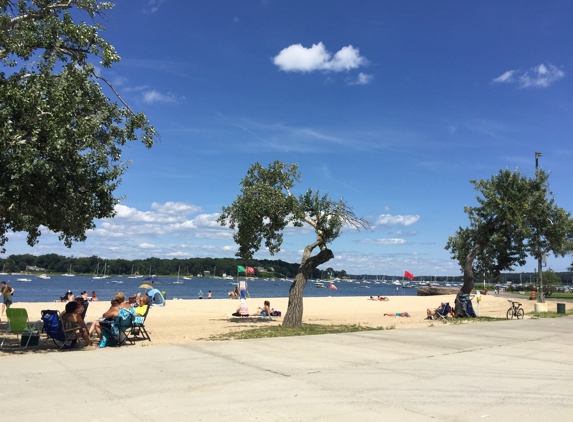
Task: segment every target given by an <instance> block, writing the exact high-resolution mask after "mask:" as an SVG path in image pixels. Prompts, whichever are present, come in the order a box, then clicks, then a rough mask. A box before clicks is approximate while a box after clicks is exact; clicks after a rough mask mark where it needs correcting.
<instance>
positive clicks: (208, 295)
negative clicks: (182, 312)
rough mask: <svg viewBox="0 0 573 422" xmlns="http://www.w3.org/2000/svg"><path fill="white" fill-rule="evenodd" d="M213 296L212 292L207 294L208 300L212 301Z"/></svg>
mask: <svg viewBox="0 0 573 422" xmlns="http://www.w3.org/2000/svg"><path fill="white" fill-rule="evenodd" d="M211 296H213V293H211V290H209V291H208V292H207V299H211Z"/></svg>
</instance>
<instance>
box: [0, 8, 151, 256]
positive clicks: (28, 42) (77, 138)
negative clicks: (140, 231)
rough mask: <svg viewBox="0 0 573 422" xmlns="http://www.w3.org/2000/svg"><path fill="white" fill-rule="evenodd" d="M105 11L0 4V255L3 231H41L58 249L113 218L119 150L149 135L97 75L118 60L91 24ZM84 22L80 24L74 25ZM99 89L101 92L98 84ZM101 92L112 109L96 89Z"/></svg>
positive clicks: (33, 236)
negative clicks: (53, 237) (55, 240)
mask: <svg viewBox="0 0 573 422" xmlns="http://www.w3.org/2000/svg"><path fill="white" fill-rule="evenodd" d="M112 7H113V4H112V3H108V2H99V1H96V0H66V1H64V0H60V1H53V0H33V1H24V0H19V1H7V0H0V28H1V31H0V60H1V61H2V64H3V66H4V67H3V69H2V71H1V72H0V148H1V149H2V153H1V154H0V247H1V250H2V251H4V248H3V247H4V245H5V243H6V241H7V233H8V232H10V231H15V232H16V231H23V232H27V241H28V244H29V245H30V246H33V245H34V244H36V243H37V241H38V237H39V236H40V234H41V233H40V226H45V227H47V228H48V229H50V230H51V231H53V232H55V233H57V234H58V235H59V238H60V240H63V242H64V244H65V245H66V246H68V247H69V246H71V244H72V242H74V241H83V240H85V238H86V237H85V232H86V230H88V229H91V228H93V227H94V223H93V220H94V219H96V218H106V217H111V216H113V215H114V205H115V204H116V203H117V202H118V200H119V199H118V198H116V197H115V196H114V190H115V188H116V187H117V185H118V183H119V182H120V176H121V175H122V174H123V172H124V170H125V168H126V166H127V164H128V163H125V162H122V159H121V152H122V147H123V146H124V145H125V144H126V142H128V141H132V140H136V139H138V138H139V139H141V140H142V141H143V143H144V144H145V145H146V146H147V147H151V145H152V143H153V139H154V137H155V131H154V129H153V127H152V126H150V125H149V122H148V121H147V119H146V117H145V115H143V114H141V113H134V112H133V111H132V110H131V109H130V108H129V107H128V106H127V104H126V103H125V102H124V101H123V100H122V99H121V97H119V95H118V94H117V92H116V91H115V90H114V89H113V86H111V85H110V84H109V83H108V81H107V80H106V79H104V78H103V77H102V76H101V75H99V74H98V73H96V67H95V66H94V63H95V64H96V65H97V66H101V67H104V68H109V67H111V66H112V64H113V63H115V62H118V61H119V59H120V58H119V56H118V54H117V53H116V52H115V49H114V48H113V46H112V45H111V44H109V43H107V42H106V41H105V40H104V39H103V38H102V37H101V36H100V32H101V31H103V30H104V29H105V28H104V27H103V26H102V25H101V24H100V23H97V22H96V20H101V18H102V13H103V12H104V11H105V10H107V9H110V8H112ZM82 14H83V15H84V16H85V17H86V18H87V21H88V22H86V21H78V22H75V21H74V19H76V18H78V17H80V16H81V15H82ZM100 84H101V85H100ZM103 86H107V87H108V88H109V89H110V92H113V93H114V96H115V97H116V101H112V100H111V99H110V98H108V97H107V96H106V95H105V93H104V90H103V88H102V87H103Z"/></svg>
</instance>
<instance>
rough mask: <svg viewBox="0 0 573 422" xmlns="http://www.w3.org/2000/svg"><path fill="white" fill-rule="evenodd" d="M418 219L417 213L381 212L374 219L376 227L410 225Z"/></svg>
mask: <svg viewBox="0 0 573 422" xmlns="http://www.w3.org/2000/svg"><path fill="white" fill-rule="evenodd" d="M418 220H420V216H419V215H391V214H382V215H380V216H379V217H378V218H377V219H376V223H375V226H376V227H390V226H396V225H400V226H410V225H412V224H414V223H416V222H417V221H418Z"/></svg>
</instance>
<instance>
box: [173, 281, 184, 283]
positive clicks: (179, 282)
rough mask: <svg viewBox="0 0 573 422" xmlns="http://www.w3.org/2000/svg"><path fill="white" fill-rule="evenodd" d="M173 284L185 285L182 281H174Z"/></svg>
mask: <svg viewBox="0 0 573 422" xmlns="http://www.w3.org/2000/svg"><path fill="white" fill-rule="evenodd" d="M173 284H185V282H184V281H174V282H173Z"/></svg>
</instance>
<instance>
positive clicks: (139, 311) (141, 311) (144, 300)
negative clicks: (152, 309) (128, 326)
mask: <svg viewBox="0 0 573 422" xmlns="http://www.w3.org/2000/svg"><path fill="white" fill-rule="evenodd" d="M148 307H149V296H147V295H145V296H141V297H140V298H139V303H138V306H137V307H136V308H135V322H136V323H137V324H143V316H144V315H145V313H146V312H147V308H148Z"/></svg>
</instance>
